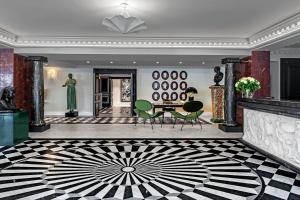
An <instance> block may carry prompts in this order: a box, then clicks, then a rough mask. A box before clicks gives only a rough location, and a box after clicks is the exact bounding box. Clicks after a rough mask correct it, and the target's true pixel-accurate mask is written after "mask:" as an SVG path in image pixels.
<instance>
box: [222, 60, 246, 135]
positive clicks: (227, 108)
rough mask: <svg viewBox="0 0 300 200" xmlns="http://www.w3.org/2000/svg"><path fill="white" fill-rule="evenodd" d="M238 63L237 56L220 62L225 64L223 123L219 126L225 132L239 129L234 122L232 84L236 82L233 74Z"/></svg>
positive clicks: (234, 106)
mask: <svg viewBox="0 0 300 200" xmlns="http://www.w3.org/2000/svg"><path fill="white" fill-rule="evenodd" d="M238 63H240V59H239V58H225V59H223V60H222V64H224V65H225V91H224V118H225V119H224V124H222V125H220V126H219V128H220V129H222V130H223V131H226V132H236V131H238V132H239V131H241V128H240V127H239V128H237V125H238V124H237V122H236V95H235V87H234V84H235V82H236V80H235V75H234V68H235V64H238Z"/></svg>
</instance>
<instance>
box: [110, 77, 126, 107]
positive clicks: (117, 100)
mask: <svg viewBox="0 0 300 200" xmlns="http://www.w3.org/2000/svg"><path fill="white" fill-rule="evenodd" d="M112 105H113V106H116V107H130V102H121V79H113V80H112Z"/></svg>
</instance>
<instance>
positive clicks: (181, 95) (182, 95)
mask: <svg viewBox="0 0 300 200" xmlns="http://www.w3.org/2000/svg"><path fill="white" fill-rule="evenodd" d="M179 98H180V100H181V101H185V100H186V99H187V94H186V93H184V92H182V93H181V94H180V97H179Z"/></svg>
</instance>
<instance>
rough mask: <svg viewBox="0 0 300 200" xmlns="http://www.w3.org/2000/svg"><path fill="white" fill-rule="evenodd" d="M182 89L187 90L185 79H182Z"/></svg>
mask: <svg viewBox="0 0 300 200" xmlns="http://www.w3.org/2000/svg"><path fill="white" fill-rule="evenodd" d="M179 87H180V89H181V90H185V89H186V88H187V83H186V82H185V81H182V82H181V83H180V85H179Z"/></svg>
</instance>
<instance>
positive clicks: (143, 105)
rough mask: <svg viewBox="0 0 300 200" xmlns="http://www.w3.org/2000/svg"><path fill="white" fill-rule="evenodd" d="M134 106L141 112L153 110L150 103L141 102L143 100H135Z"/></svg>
mask: <svg viewBox="0 0 300 200" xmlns="http://www.w3.org/2000/svg"><path fill="white" fill-rule="evenodd" d="M134 105H135V107H136V108H137V109H138V110H141V111H149V110H151V109H152V108H153V104H152V103H150V102H149V101H147V100H143V99H140V100H136V101H135V103H134Z"/></svg>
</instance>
